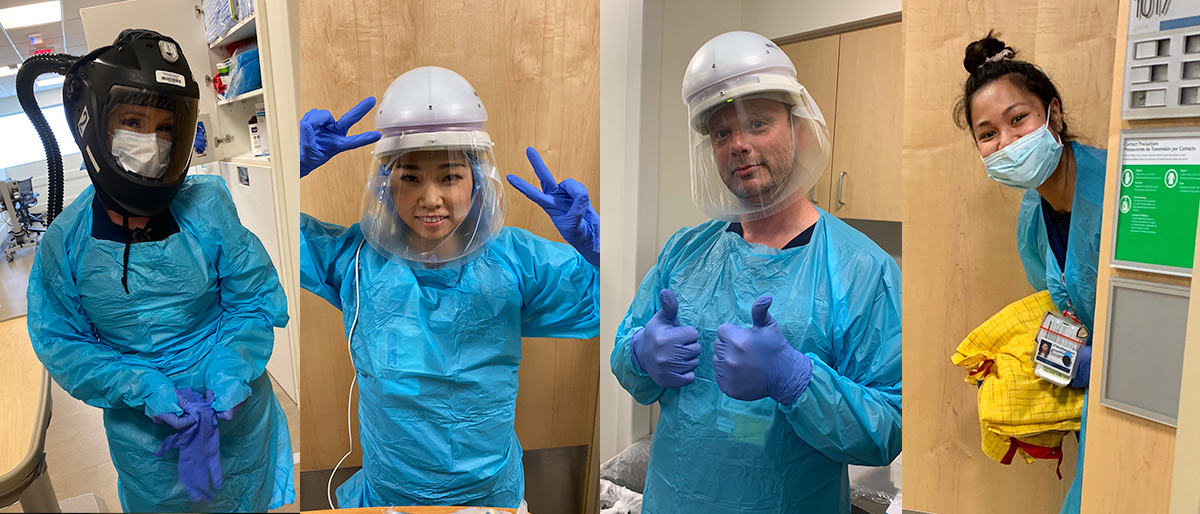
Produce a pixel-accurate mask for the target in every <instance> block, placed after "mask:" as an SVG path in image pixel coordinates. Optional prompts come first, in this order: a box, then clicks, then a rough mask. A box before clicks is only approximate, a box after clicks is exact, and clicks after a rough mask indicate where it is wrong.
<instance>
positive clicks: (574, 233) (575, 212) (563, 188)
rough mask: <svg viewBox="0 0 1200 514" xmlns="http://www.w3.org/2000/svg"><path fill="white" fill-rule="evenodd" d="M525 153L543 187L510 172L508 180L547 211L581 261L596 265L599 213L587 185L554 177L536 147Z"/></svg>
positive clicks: (597, 260) (598, 258) (597, 257)
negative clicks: (594, 206)
mask: <svg viewBox="0 0 1200 514" xmlns="http://www.w3.org/2000/svg"><path fill="white" fill-rule="evenodd" d="M525 156H526V157H528V158H529V164H530V165H531V166H533V172H534V173H535V174H537V177H538V180H540V181H541V183H542V189H541V190H540V191H539V190H538V188H537V187H534V186H533V185H531V184H530V183H528V182H525V179H522V178H521V177H518V176H516V175H509V176H508V183H509V184H512V186H513V187H514V188H516V189H517V191H520V192H521V193H522V194H524V195H525V196H527V197H529V199H530V200H533V203H536V204H538V206H540V207H541V208H542V210H545V211H546V214H547V215H549V216H550V221H553V222H554V227H555V228H557V229H558V233H559V234H562V237H563V240H564V241H566V242H567V243H570V244H571V246H573V247H575V251H577V252H579V255H582V256H583V258H584V260H586V261H588V262H590V263H592V264H593V265H595V266H599V265H600V215H599V214H596V209H595V208H593V207H592V202H591V200H589V199H588V190H587V188H586V187H584V186H583V184H580V183H579V181H578V180H575V179H573V178H569V179H566V180H564V181H562V182H558V181H556V180H554V175H553V174H552V173H550V169H549V168H547V167H546V163H544V162H542V156H540V155H538V153H537V150H534V149H533V148H527V149H525Z"/></svg>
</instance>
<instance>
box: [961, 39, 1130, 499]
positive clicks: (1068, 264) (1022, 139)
mask: <svg viewBox="0 0 1200 514" xmlns="http://www.w3.org/2000/svg"><path fill="white" fill-rule="evenodd" d="M996 36H997V35H996V34H993V33H992V32H989V33H988V35H987V36H985V37H984V38H983V39H980V40H979V41H975V42H973V43H971V44H969V45H967V48H966V52H965V56H964V58H963V67H964V68H966V70H967V73H968V74H969V76H968V77H967V80H966V82H965V83H964V84H963V96H962V98H961V99H960V100H959V101H958V105H957V106H956V107H955V110H954V114H955V121H956V123H957V124H958V126H959V127H960V128H963V129H966V130H968V131H970V133H971V135H972V137H974V139H975V145H976V147H978V149H979V155H980V157H982V158H983V165H984V169H985V170H986V171H987V174H988V176H989V177H991V178H992V180H995V181H997V182H999V183H1001V184H1004V185H1006V186H1009V187H1013V188H1017V189H1023V190H1025V191H1026V192H1025V197H1024V199H1023V200H1022V202H1021V211H1020V214H1019V215H1018V217H1017V247H1018V252H1019V254H1020V256H1021V263H1022V265H1023V266H1024V267H1025V275H1026V278H1027V279H1028V280H1029V284H1030V285H1031V286H1033V288H1034V289H1035V290H1038V291H1041V290H1049V291H1050V295H1051V297H1052V298H1053V300H1054V305H1055V307H1057V308H1058V309H1059V310H1062V311H1064V312H1065V313H1066V314H1067V315H1069V316H1073V317H1075V318H1077V319H1078V320H1079V322H1080V323H1082V324H1083V325H1084V326H1085V327H1087V329H1088V333H1092V324H1093V321H1094V320H1095V314H1096V270H1097V265H1098V262H1099V259H1100V229H1101V224H1102V213H1103V207H1102V205H1103V201H1104V172H1105V165H1106V162H1107V151H1106V150H1104V149H1100V148H1093V147H1090V146H1087V145H1084V144H1081V143H1079V142H1078V141H1076V138H1075V136H1074V134H1072V133H1071V132H1070V131H1068V129H1067V122H1066V119H1065V117H1064V115H1063V99H1062V96H1061V95H1060V94H1059V92H1058V88H1057V87H1056V86H1055V85H1054V82H1053V81H1052V80H1051V79H1050V77H1048V76H1047V75H1046V73H1045V72H1044V71H1042V70H1041V69H1040V68H1038V67H1037V66H1036V65H1034V64H1033V63H1030V62H1027V61H1023V60H1021V59H1020V58H1019V57H1018V55H1017V52H1016V50H1013V48H1012V47H1010V46H1007V45H1005V44H1004V42H1003V41H1001V40H999V39H998V38H997V37H996ZM1077 361H1078V365H1077V366H1078V367H1077V371H1076V374H1075V376H1074V378H1073V379H1072V380H1071V383H1070V387H1075V388H1086V387H1087V386H1088V381H1089V379H1090V376H1091V362H1092V347H1091V341H1090V339H1089V340H1088V341H1087V346H1085V347H1084V348H1083V349H1082V350H1081V351H1080V352H1079V355H1078V358H1077ZM1086 429H1087V401H1086V399H1085V400H1084V404H1083V423H1082V425H1081V430H1080V431H1079V458H1078V460H1077V462H1076V466H1075V478H1074V480H1073V481H1072V483H1071V488H1070V490H1069V491H1068V492H1067V497H1066V499H1065V500H1064V501H1063V506H1062V510H1061V513H1062V514H1076V513H1078V512H1079V493H1080V490H1081V489H1082V475H1083V455H1084V442H1085V440H1086V439H1085V437H1084V434H1085V432H1086Z"/></svg>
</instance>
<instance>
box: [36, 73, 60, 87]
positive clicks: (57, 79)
mask: <svg viewBox="0 0 1200 514" xmlns="http://www.w3.org/2000/svg"><path fill="white" fill-rule="evenodd" d="M66 79H67V78H66V77H64V76H62V75H59V76H57V77H50V78H48V79H42V80H39V81H37V82H34V84H37V85H38V87H46V86H53V85H57V84H62V83H63V81H64V80H66Z"/></svg>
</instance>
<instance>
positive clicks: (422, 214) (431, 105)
mask: <svg viewBox="0 0 1200 514" xmlns="http://www.w3.org/2000/svg"><path fill="white" fill-rule="evenodd" d="M486 121H487V110H486V109H484V107H483V101H482V100H480V98H479V95H478V94H476V93H475V88H473V87H472V86H471V84H470V83H469V82H467V80H466V79H464V78H463V77H462V76H461V75H459V74H457V73H454V72H453V71H450V70H448V69H445V68H440V67H437V66H423V67H420V68H414V69H412V70H409V71H407V72H405V73H404V74H403V75H400V76H399V77H397V78H396V80H393V81H392V83H391V85H389V86H388V89H387V92H385V93H384V95H383V99H382V100H381V101H380V102H379V108H378V112H377V113H376V116H375V130H378V131H379V132H381V133H382V134H383V138H382V139H381V140H380V141H379V143H376V145H375V158H374V161H373V164H372V166H371V176H370V177H369V178H368V179H367V186H366V189H365V191H364V193H363V209H362V218H361V219H360V224H361V227H362V230H363V235H364V236H365V237H366V239H367V242H369V243H370V244H371V246H372V247H373V248H375V250H376V251H378V252H379V253H381V254H383V255H386V256H388V258H389V259H391V260H393V261H396V262H400V263H402V264H405V265H408V266H412V267H442V266H447V265H455V264H459V263H463V262H466V261H468V260H470V259H472V258H474V257H475V256H477V255H479V253H481V252H482V251H483V250H484V249H485V248H486V247H487V245H488V244H489V243H491V242H492V240H494V239H495V238H496V236H497V235H499V234H500V229H501V227H503V226H504V206H505V203H504V183H503V182H502V181H501V179H500V174H499V172H498V171H497V170H496V159H495V157H494V155H493V154H492V146H493V143H492V140H491V137H490V136H488V134H487V132H485V131H484V123H485V122H486Z"/></svg>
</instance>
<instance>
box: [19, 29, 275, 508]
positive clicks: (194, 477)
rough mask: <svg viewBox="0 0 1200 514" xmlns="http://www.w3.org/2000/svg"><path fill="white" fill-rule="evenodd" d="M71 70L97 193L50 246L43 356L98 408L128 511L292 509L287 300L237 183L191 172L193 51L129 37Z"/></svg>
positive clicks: (77, 128)
mask: <svg viewBox="0 0 1200 514" xmlns="http://www.w3.org/2000/svg"><path fill="white" fill-rule="evenodd" d="M84 70H86V73H84V72H83V71H84ZM147 70H150V72H149V73H148V72H147ZM66 75H67V77H66V81H65V83H64V106H65V108H66V111H67V117H68V126H70V127H71V128H72V134H73V135H74V136H75V141H76V143H77V144H78V145H79V147H80V149H81V150H82V152H83V157H84V162H85V165H86V166H87V170H88V175H89V177H90V178H91V180H92V185H93V187H91V188H88V189H86V190H85V191H84V192H83V193H82V194H80V195H79V196H78V197H77V198H76V200H75V201H74V202H73V203H72V204H71V205H70V206H69V207H68V208H66V209H65V210H64V211H63V212H62V214H61V215H59V216H58V217H57V218H55V220H54V222H53V223H51V225H50V226H49V227H48V228H47V230H46V233H45V237H44V238H43V240H42V243H41V245H40V247H39V248H38V253H37V256H36V258H35V261H34V264H33V269H32V272H31V274H30V277H29V289H28V300H29V307H28V310H29V314H28V324H29V332H30V339H31V340H32V342H33V346H34V350H35V351H36V353H37V355H38V357H39V359H41V361H42V363H43V364H44V365H45V366H46V369H47V370H48V371H49V372H50V375H51V376H52V377H53V378H54V380H55V381H56V382H58V384H59V385H61V386H62V387H63V389H65V390H66V391H67V392H68V393H70V394H71V395H72V396H74V397H75V398H78V399H80V400H82V401H84V402H86V403H88V404H89V405H92V406H95V407H99V408H101V409H103V411H104V427H105V432H106V434H107V436H108V444H109V451H110V453H111V455H112V462H113V465H114V467H116V470H117V476H118V481H117V489H118V492H119V493H120V499H121V507H122V509H123V510H125V511H127V512H261V511H265V510H267V509H273V508H278V507H280V506H282V505H283V504H285V503H291V502H292V501H293V500H294V497H295V493H294V489H293V485H292V451H291V442H290V439H289V437H288V431H287V421H286V418H285V417H284V414H283V410H282V408H281V407H280V406H279V402H278V400H276V398H275V396H274V393H273V392H272V389H271V382H270V379H269V378H268V377H267V375H266V373H265V366H266V363H267V360H268V359H269V358H270V355H271V350H272V348H273V341H274V327H282V326H284V325H285V324H286V322H287V319H288V317H287V301H286V298H285V297H284V293H283V290H282V288H281V287H280V285H279V280H278V277H277V275H276V273H275V269H274V267H273V266H272V265H271V261H270V260H269V258H268V256H267V253H266V250H265V248H263V246H262V243H261V242H259V240H258V239H257V238H256V237H255V236H254V235H253V234H251V233H250V232H249V231H247V230H246V229H245V228H244V227H242V226H241V224H240V223H239V222H238V217H237V212H236V210H235V209H234V206H233V201H232V198H231V197H230V194H229V191H228V190H227V189H226V187H225V184H224V182H223V181H222V180H221V179H220V178H219V177H213V176H200V177H188V176H187V170H188V164H189V162H190V158H191V154H192V144H191V143H192V140H193V137H194V131H195V128H196V117H197V102H198V99H199V88H198V86H197V84H196V83H195V81H194V80H193V78H192V75H191V71H190V69H189V68H188V66H187V61H186V60H185V59H184V57H183V55H182V54H181V53H180V52H179V48H178V47H177V46H176V44H175V42H174V41H173V40H171V39H170V38H168V37H165V36H162V35H160V34H157V33H154V32H150V31H125V32H123V33H122V34H121V36H120V37H118V39H117V41H116V42H115V43H114V44H113V45H112V46H108V47H104V48H100V49H97V50H96V51H94V52H92V53H91V54H88V55H87V56H85V57H83V58H82V59H80V60H78V61H77V62H76V63H75V64H74V65H73V66H72V67H71V68H70V69H69V70H68V71H67V74H66Z"/></svg>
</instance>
